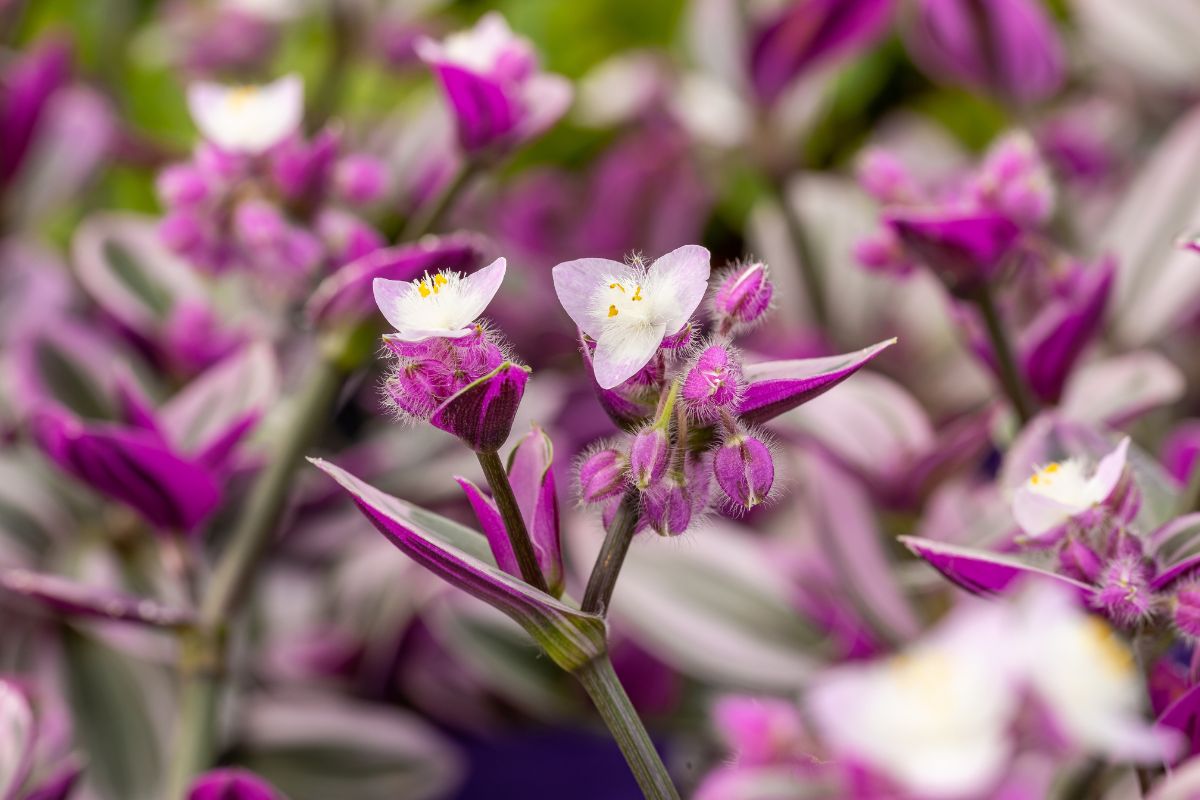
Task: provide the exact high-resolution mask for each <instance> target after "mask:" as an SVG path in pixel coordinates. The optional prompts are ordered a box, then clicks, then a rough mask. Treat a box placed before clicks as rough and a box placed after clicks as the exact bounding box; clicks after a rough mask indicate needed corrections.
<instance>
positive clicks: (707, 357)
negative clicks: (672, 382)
mask: <svg viewBox="0 0 1200 800" xmlns="http://www.w3.org/2000/svg"><path fill="white" fill-rule="evenodd" d="M741 385H742V368H741V365H740V364H739V363H738V361H737V359H736V358H735V357H734V356H733V354H732V353H730V352H729V349H728V348H726V347H724V346H722V345H712V346H710V347H707V348H705V349H704V351H703V352H702V353H700V357H699V358H697V359H696V363H695V365H693V366H692V368H691V369H690V370H688V373H687V376H686V377H685V378H684V379H683V388H682V390H681V392H680V394H681V395H682V396H683V402H684V403H686V404H687V407H688V410H689V411H690V412H691V413H692V415H693V416H694V417H696V418H697V419H702V420H712V419H715V418H716V417H717V416H718V415H719V414H720V413H721V411H723V410H732V408H733V406H734V404H735V403H736V402H737V397H738V393H739V391H741Z"/></svg>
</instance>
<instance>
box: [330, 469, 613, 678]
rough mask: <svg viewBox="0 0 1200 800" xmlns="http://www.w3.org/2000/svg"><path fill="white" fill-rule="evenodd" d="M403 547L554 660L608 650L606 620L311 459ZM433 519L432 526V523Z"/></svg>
mask: <svg viewBox="0 0 1200 800" xmlns="http://www.w3.org/2000/svg"><path fill="white" fill-rule="evenodd" d="M310 460H311V461H312V463H313V465H314V466H316V467H317V468H318V469H321V470H323V471H324V472H325V473H326V474H327V475H329V476H330V477H331V478H333V479H334V480H335V481H337V482H338V484H340V485H341V487H342V488H343V489H345V490H346V492H347V493H349V494H350V496H351V497H352V498H353V499H354V502H355V503H357V504H358V507H359V509H360V510H361V511H362V512H363V514H364V515H365V516H366V517H367V519H369V520H370V521H371V522H372V523H373V524H374V525H375V527H376V528H377V529H378V530H379V532H380V533H382V534H383V535H384V536H386V537H387V539H388V540H389V541H390V542H391V543H392V544H394V545H395V546H396V547H397V548H398V549H399V550H401V551H402V552H404V553H405V554H406V555H408V556H409V558H411V559H413V560H414V561H416V562H417V563H418V564H420V565H422V566H423V567H425V568H426V569H428V570H429V571H430V572H432V573H434V574H435V575H437V576H438V577H440V578H442V579H443V580H445V581H447V582H448V583H450V584H452V585H454V586H457V587H458V588H460V589H462V590H463V591H465V592H468V593H469V594H472V595H474V596H475V597H478V598H479V599H480V600H483V601H484V602H486V603H488V604H489V605H492V606H494V607H496V608H498V609H500V610H501V611H503V612H504V613H506V614H508V615H509V616H510V617H512V618H513V619H515V620H516V621H517V622H519V623H520V624H521V626H522V627H524V628H525V630H527V631H528V632H529V634H530V635H531V636H532V637H533V638H534V639H535V640H536V641H537V642H538V644H540V645H541V646H542V647H543V649H545V650H546V652H547V654H548V655H549V656H550V657H551V658H552V659H554V661H555V663H557V664H558V665H559V666H561V667H563V668H564V669H567V670H571V669H574V668H576V667H579V666H581V665H582V664H584V663H586V662H587V661H589V660H590V659H592V658H595V657H596V656H598V655H600V654H601V653H603V652H604V651H605V646H606V645H605V626H604V620H602V619H601V618H600V617H597V616H595V615H592V614H584V613H583V612H581V611H577V610H576V609H573V608H571V607H570V606H568V605H566V604H564V603H562V602H560V601H558V600H555V599H554V598H553V597H551V596H549V595H547V594H544V593H542V592H539V591H538V590H536V589H534V588H533V587H531V586H529V585H528V584H526V583H523V582H522V581H520V580H518V579H517V578H514V577H513V576H511V575H509V574H507V573H505V572H502V571H501V570H499V569H497V568H496V567H494V566H492V565H491V564H486V563H484V562H483V561H481V560H479V559H478V558H475V557H474V556H471V555H468V554H467V553H465V552H463V551H462V550H459V549H458V548H456V547H454V546H452V545H449V544H447V543H445V542H444V541H443V540H442V539H441V538H440V537H438V536H437V535H436V534H435V533H433V532H432V531H431V527H434V526H441V524H442V523H441V522H439V520H441V518H440V517H438V515H436V514H432V513H430V512H428V511H425V510H423V509H420V508H417V507H416V506H413V505H411V504H409V503H406V502H405V501H403V500H400V499H398V498H395V497H392V496H391V495H387V494H384V493H383V492H381V491H379V490H378V489H376V488H375V487H373V486H371V485H370V484H367V483H364V482H363V481H360V480H359V479H358V478H355V477H354V476H353V475H351V474H350V473H348V472H346V471H345V470H342V469H340V468H338V467H336V466H334V465H333V464H330V463H329V462H327V461H322V460H320V459H310ZM431 523H433V525H431Z"/></svg>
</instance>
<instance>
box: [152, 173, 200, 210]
mask: <svg viewBox="0 0 1200 800" xmlns="http://www.w3.org/2000/svg"><path fill="white" fill-rule="evenodd" d="M154 188H155V189H156V190H157V192H158V198H159V199H160V200H161V201H162V203H163V205H164V206H168V207H171V208H174V207H177V206H183V207H190V206H196V205H199V204H200V203H203V202H204V201H205V200H206V199H208V196H209V193H210V189H209V185H208V181H207V180H206V179H205V177H204V173H203V172H201V171H200V170H199V169H197V168H196V167H194V166H192V165H191V164H173V165H171V166H169V167H167V168H166V169H164V170H163V171H162V172H160V173H159V175H158V178H157V179H156V180H155V181H154Z"/></svg>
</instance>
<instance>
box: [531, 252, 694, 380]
mask: <svg viewBox="0 0 1200 800" xmlns="http://www.w3.org/2000/svg"><path fill="white" fill-rule="evenodd" d="M709 271H710V267H709V253H708V250H706V249H705V248H703V247H700V246H699V245H685V246H683V247H680V248H679V249H677V250H672V251H671V252H670V253H667V254H666V255H664V256H662V257H660V258H659V259H658V260H657V261H655V262H654V263H653V264H651V265H650V266H649V267H648V268H647V267H644V266H642V265H641V264H640V263H634V264H622V263H621V262H619V261H609V260H608V259H604V258H581V259H579V260H577V261H568V262H566V263H564V264H559V265H558V266H556V267H555V268H554V291H555V292H556V293H557V294H558V301H559V302H560V303H562V306H563V308H564V309H566V311H567V314H569V315H570V316H571V319H572V320H573V321H574V322H575V324H576V325H578V326H579V328H580V329H581V330H582V331H583V332H584V333H586V334H587V335H588V336H590V337H591V338H592V339H595V340H596V354H595V356H594V358H593V363H594V365H595V369H596V382H597V383H599V384H600V387H601V388H603V389H611V388H613V387H614V386H618V385H620V384H622V383H624V382H625V381H627V380H629V379H630V378H631V377H633V376H634V375H635V374H636V373H637V372H638V370H640V369H641V368H642V367H644V366H646V364H647V363H649V361H650V359H651V358H653V357H654V353H655V352H656V351H657V350H658V348H659V346H660V345H661V344H662V341H663V339H664V338H665V337H667V336H670V335H672V334H675V333H678V332H679V331H680V330H681V329H682V328H683V326H684V325H686V324H687V321H688V319H690V318H691V316H692V312H694V311H695V310H696V307H697V306H698V305H700V301H701V300H703V299H704V293H705V292H706V291H707V289H708V275H709Z"/></svg>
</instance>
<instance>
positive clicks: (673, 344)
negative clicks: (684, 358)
mask: <svg viewBox="0 0 1200 800" xmlns="http://www.w3.org/2000/svg"><path fill="white" fill-rule="evenodd" d="M694 333H695V329H694V328H693V327H692V323H690V322H689V323H686V324H685V325H684V326H683V327H682V328H680V329H679V330H678V331H676V332H675V333H672V334H671V335H670V336H667V337H664V338H663V340H662V344H660V345H659V347H661V348H662V349H663V350H682V349H683V348H685V347H687V346H688V345H689V344H691V343H692V334H694Z"/></svg>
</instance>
